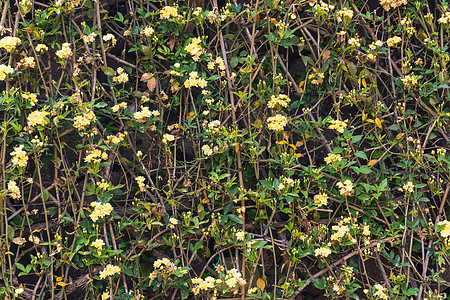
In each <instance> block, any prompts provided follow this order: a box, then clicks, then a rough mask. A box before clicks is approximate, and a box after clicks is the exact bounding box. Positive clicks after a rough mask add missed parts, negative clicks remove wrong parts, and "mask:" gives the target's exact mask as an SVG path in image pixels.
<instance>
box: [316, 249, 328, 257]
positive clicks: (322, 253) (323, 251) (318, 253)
mask: <svg viewBox="0 0 450 300" xmlns="http://www.w3.org/2000/svg"><path fill="white" fill-rule="evenodd" d="M330 254H331V250H330V248H328V247H322V248H317V249H315V250H314V255H315V256H316V257H328V256H329V255H330Z"/></svg>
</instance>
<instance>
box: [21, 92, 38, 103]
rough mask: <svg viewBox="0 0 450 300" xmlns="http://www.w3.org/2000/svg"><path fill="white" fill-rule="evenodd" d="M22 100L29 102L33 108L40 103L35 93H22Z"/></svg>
mask: <svg viewBox="0 0 450 300" xmlns="http://www.w3.org/2000/svg"><path fill="white" fill-rule="evenodd" d="M22 99H25V100H28V101H29V102H30V105H31V106H35V105H36V103H37V102H38V99H37V95H36V94H34V93H29V92H27V93H22Z"/></svg>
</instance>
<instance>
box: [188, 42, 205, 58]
mask: <svg viewBox="0 0 450 300" xmlns="http://www.w3.org/2000/svg"><path fill="white" fill-rule="evenodd" d="M201 42H202V40H201V39H200V38H193V39H192V40H191V42H190V43H189V44H188V45H187V46H186V47H185V48H184V50H186V51H187V52H188V53H189V54H190V55H192V59H193V60H194V61H198V60H199V59H200V55H202V54H203V52H204V50H203V48H202V46H201V45H200V43H201Z"/></svg>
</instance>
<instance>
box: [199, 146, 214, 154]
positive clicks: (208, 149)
mask: <svg viewBox="0 0 450 300" xmlns="http://www.w3.org/2000/svg"><path fill="white" fill-rule="evenodd" d="M202 152H203V154H204V155H206V156H211V155H213V153H214V152H213V150H212V149H211V147H210V146H209V145H204V146H203V147H202Z"/></svg>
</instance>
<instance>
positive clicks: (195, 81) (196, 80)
mask: <svg viewBox="0 0 450 300" xmlns="http://www.w3.org/2000/svg"><path fill="white" fill-rule="evenodd" d="M207 84H208V82H207V81H206V79H205V78H203V77H198V72H197V71H192V72H191V73H189V78H188V79H186V81H185V82H184V87H185V88H187V89H190V88H191V87H193V86H196V87H199V88H205V87H206V85H207Z"/></svg>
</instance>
